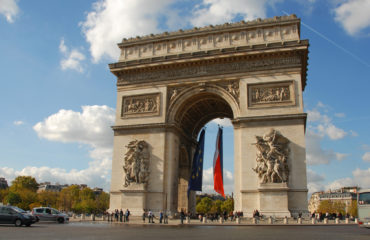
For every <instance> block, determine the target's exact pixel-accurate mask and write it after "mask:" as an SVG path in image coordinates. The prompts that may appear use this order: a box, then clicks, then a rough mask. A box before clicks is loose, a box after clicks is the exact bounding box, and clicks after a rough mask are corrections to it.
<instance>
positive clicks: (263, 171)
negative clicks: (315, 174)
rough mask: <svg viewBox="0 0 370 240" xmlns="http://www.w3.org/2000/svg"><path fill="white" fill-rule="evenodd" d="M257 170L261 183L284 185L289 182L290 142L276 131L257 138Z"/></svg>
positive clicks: (255, 169)
mask: <svg viewBox="0 0 370 240" xmlns="http://www.w3.org/2000/svg"><path fill="white" fill-rule="evenodd" d="M256 141H257V142H256V143H254V145H255V146H256V148H257V154H256V162H257V166H256V168H252V170H253V171H255V172H256V173H257V174H258V178H259V179H260V183H284V182H287V181H288V177H289V167H288V157H289V153H290V149H289V146H288V144H289V140H288V139H287V138H286V137H284V136H283V135H281V134H280V133H279V132H278V131H276V130H275V129H271V130H270V131H269V132H268V133H266V134H264V135H263V136H256Z"/></svg>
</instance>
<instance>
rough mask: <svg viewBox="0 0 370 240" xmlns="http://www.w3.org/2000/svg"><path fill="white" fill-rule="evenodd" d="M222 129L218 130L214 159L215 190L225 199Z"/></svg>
mask: <svg viewBox="0 0 370 240" xmlns="http://www.w3.org/2000/svg"><path fill="white" fill-rule="evenodd" d="M222 147H223V146H222V128H221V127H219V128H218V133H217V138H216V150H215V156H214V158H213V188H214V190H215V191H216V192H218V193H219V194H221V195H222V196H223V197H225V193H224V180H223V151H222Z"/></svg>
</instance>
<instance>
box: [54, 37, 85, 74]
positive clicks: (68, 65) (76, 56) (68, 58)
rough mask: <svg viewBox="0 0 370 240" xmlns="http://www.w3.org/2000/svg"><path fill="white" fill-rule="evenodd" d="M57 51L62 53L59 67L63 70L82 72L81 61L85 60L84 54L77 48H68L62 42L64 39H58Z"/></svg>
mask: <svg viewBox="0 0 370 240" xmlns="http://www.w3.org/2000/svg"><path fill="white" fill-rule="evenodd" d="M59 51H60V52H61V53H62V54H63V59H62V60H61V61H60V67H61V68H62V69H63V70H67V69H71V70H75V71H78V72H83V71H84V68H83V66H82V61H84V60H85V58H86V57H85V55H84V54H82V53H81V52H80V51H79V50H78V49H72V50H69V49H68V47H67V46H66V45H65V43H64V39H62V40H61V41H60V44H59Z"/></svg>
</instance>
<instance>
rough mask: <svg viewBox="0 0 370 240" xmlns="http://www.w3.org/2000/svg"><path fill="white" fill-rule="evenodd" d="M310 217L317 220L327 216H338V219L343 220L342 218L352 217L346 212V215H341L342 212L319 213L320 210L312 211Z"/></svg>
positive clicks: (334, 217) (330, 217)
mask: <svg viewBox="0 0 370 240" xmlns="http://www.w3.org/2000/svg"><path fill="white" fill-rule="evenodd" d="M311 218H316V220H318V221H323V220H324V218H327V219H329V220H333V219H336V218H339V219H340V220H343V219H344V218H353V217H352V216H350V215H349V214H348V213H347V214H346V215H343V214H342V213H328V212H326V213H321V212H318V213H317V212H313V213H312V214H311Z"/></svg>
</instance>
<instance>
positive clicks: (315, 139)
mask: <svg viewBox="0 0 370 240" xmlns="http://www.w3.org/2000/svg"><path fill="white" fill-rule="evenodd" d="M322 139H323V137H322V136H320V135H318V134H316V133H314V132H312V131H310V130H308V131H307V133H306V160H307V164H308V165H319V164H329V163H330V162H331V161H332V160H339V161H340V160H343V159H344V158H345V157H347V156H348V154H345V153H338V152H334V151H333V150H331V149H329V150H328V149H323V148H322V147H321V142H322Z"/></svg>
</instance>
